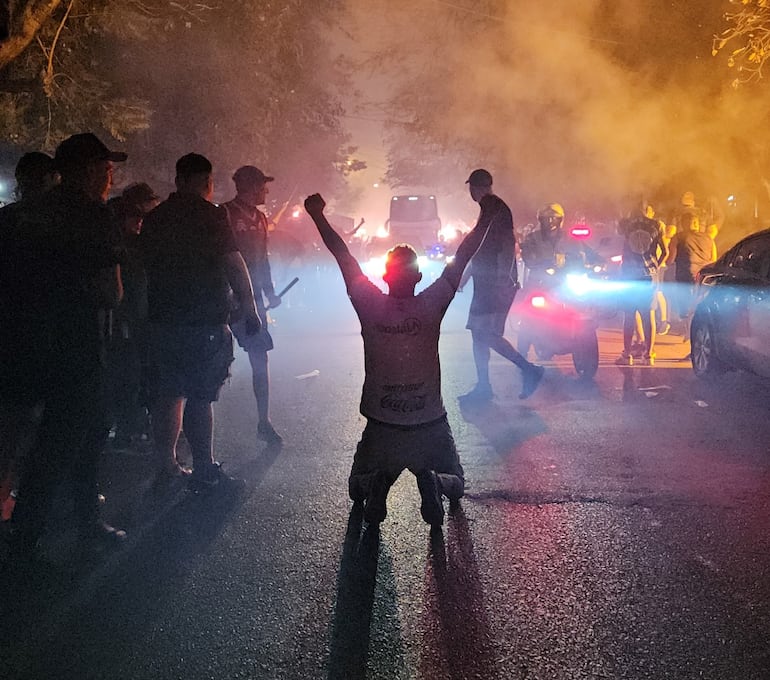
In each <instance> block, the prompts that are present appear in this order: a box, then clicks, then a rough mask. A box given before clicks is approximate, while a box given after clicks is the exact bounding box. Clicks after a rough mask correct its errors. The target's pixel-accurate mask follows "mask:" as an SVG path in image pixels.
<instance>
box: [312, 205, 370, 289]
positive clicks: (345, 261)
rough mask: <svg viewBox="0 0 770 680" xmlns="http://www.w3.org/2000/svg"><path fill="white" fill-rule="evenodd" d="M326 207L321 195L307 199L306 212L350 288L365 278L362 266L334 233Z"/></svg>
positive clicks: (341, 239)
mask: <svg viewBox="0 0 770 680" xmlns="http://www.w3.org/2000/svg"><path fill="white" fill-rule="evenodd" d="M325 207H326V201H324V199H323V198H322V197H321V195H320V194H313V195H312V196H308V197H307V198H306V199H305V210H307V214H308V215H310V217H311V218H312V219H313V222H315V226H316V228H317V229H318V233H319V234H320V235H321V240H322V241H323V242H324V245H325V246H326V247H327V248H328V249H329V252H330V253H331V254H332V255H333V256H334V259H335V260H337V264H338V265H339V268H340V271H341V272H342V278H343V279H344V280H345V285H346V286H348V288H350V284H351V283H352V282H353V281H354V280H355V279H356V278H357V277H359V276H363V275H364V273H363V272H362V271H361V265H359V264H358V261H357V260H356V258H355V257H353V255H352V254H351V253H350V249H349V248H348V245H347V243H345V241H344V240H343V238H342V237H341V236H340V235H339V234H338V233H337V232H336V231H334V228H333V227H332V225H331V224H329V220H327V219H326V216H325V215H324V208H325Z"/></svg>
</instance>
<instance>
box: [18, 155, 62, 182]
mask: <svg viewBox="0 0 770 680" xmlns="http://www.w3.org/2000/svg"><path fill="white" fill-rule="evenodd" d="M54 172H56V166H55V165H54V161H53V158H51V157H50V156H49V155H48V154H45V153H43V152H42V151H30V152H29V153H25V154H24V155H23V156H22V157H21V158H20V159H19V162H18V163H17V164H16V170H15V172H14V176H15V177H16V181H17V182H25V181H30V180H32V181H36V180H41V179H42V178H43V177H45V176H46V175H50V174H53V173H54Z"/></svg>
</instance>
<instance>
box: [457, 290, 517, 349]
mask: <svg viewBox="0 0 770 680" xmlns="http://www.w3.org/2000/svg"><path fill="white" fill-rule="evenodd" d="M473 285H474V289H473V299H472V300H471V307H470V310H469V311H468V322H467V323H466V324H465V327H466V328H467V329H468V330H470V331H473V332H476V333H483V334H485V335H496V336H502V335H504V334H505V321H506V319H507V318H508V312H509V311H510V309H511V305H512V304H513V300H514V298H515V297H516V291H517V290H518V288H517V287H514V286H490V287H488V288H480V287H479V288H476V287H475V286H476V284H475V282H474V284H473Z"/></svg>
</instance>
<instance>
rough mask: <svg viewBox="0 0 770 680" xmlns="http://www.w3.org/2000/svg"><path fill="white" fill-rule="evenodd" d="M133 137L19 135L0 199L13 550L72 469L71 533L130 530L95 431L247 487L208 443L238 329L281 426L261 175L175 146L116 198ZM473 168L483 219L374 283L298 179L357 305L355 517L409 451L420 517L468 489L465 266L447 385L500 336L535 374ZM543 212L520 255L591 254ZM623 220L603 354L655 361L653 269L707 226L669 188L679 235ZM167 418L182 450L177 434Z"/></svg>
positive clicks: (181, 469) (690, 252) (509, 271)
mask: <svg viewBox="0 0 770 680" xmlns="http://www.w3.org/2000/svg"><path fill="white" fill-rule="evenodd" d="M126 159H127V156H126V154H125V153H123V152H120V151H114V150H111V149H109V148H108V147H107V146H105V144H104V143H103V142H102V141H101V140H100V139H99V138H98V137H96V136H95V135H93V134H91V133H81V134H77V135H73V136H71V137H69V138H67V139H65V140H64V141H63V142H62V143H61V144H60V145H59V146H58V147H57V148H56V151H55V154H54V156H53V157H50V156H48V155H46V154H43V153H39V152H32V153H28V154H25V155H24V156H23V157H22V158H21V160H20V161H19V163H18V165H17V168H16V179H17V194H18V200H17V201H16V202H15V203H13V204H11V205H9V206H6V207H4V208H2V209H0V243H1V244H2V247H1V248H0V334H1V335H2V337H0V426H1V427H2V430H1V431H0V446H2V455H1V456H0V464H1V466H0V481H1V482H2V486H1V487H0V491H1V495H0V501H2V503H3V509H4V515H3V519H4V520H6V521H5V523H4V524H5V525H6V526H7V527H8V529H7V530H5V531H4V532H3V533H4V535H5V538H6V539H7V540H8V543H9V544H10V546H11V549H12V550H14V551H18V552H20V553H22V554H33V553H34V551H35V548H36V546H37V544H38V541H39V539H40V537H41V535H42V534H43V532H44V531H45V530H46V523H47V520H48V518H49V515H50V504H51V501H52V498H53V497H54V493H55V491H56V489H57V486H58V485H59V484H60V483H61V482H62V480H63V479H65V478H66V479H68V480H69V483H70V484H71V489H72V492H71V498H72V502H73V516H74V517H75V523H76V529H77V533H78V537H79V539H80V541H81V542H82V544H83V545H84V546H90V545H104V544H108V545H115V544H119V543H121V542H122V541H124V540H125V538H126V533H125V531H122V530H121V529H118V528H115V527H112V526H110V525H108V524H106V523H105V522H104V521H103V520H102V519H101V517H100V499H99V491H98V485H97V479H98V474H97V473H98V464H99V457H100V454H101V453H102V451H103V450H104V448H105V446H106V444H107V441H108V437H109V436H110V434H112V437H113V438H112V446H113V447H114V448H117V449H121V448H144V449H147V450H148V452H149V453H150V455H152V456H153V457H154V459H155V461H156V462H157V478H156V480H155V483H156V485H157V486H158V488H161V489H163V488H167V487H176V486H177V485H179V484H180V482H181V483H183V484H184V485H185V486H186V488H188V489H189V490H190V491H191V492H192V493H195V494H204V493H210V492H220V491H225V492H227V491H232V490H237V489H239V488H241V487H242V485H243V482H242V481H239V480H236V479H233V478H231V477H229V476H228V475H227V474H226V473H225V472H224V471H223V469H222V466H221V465H220V464H219V463H218V462H217V461H216V460H215V458H214V451H213V424H214V408H213V405H214V403H215V402H216V401H217V400H218V398H219V394H220V391H221V389H222V387H223V385H224V384H225V382H226V380H227V378H228V376H229V373H230V366H231V364H232V362H233V361H234V352H233V349H234V346H233V345H234V338H235V341H237V342H238V344H239V345H240V346H241V347H242V348H243V350H244V351H245V352H246V354H247V356H248V358H249V363H250V366H251V369H252V382H253V391H254V396H255V400H256V418H255V424H256V427H255V435H256V437H257V438H258V439H260V440H263V441H264V442H266V443H267V445H268V446H272V447H280V446H281V445H282V441H283V438H282V436H281V435H280V434H279V433H278V432H277V431H276V429H275V428H274V427H273V424H272V422H271V420H270V409H269V403H270V380H269V372H268V352H269V351H270V350H272V349H273V339H272V337H271V335H270V332H269V330H268V316H267V312H268V310H269V309H271V308H275V307H277V306H278V305H280V304H281V297H280V296H279V295H277V294H276V291H275V289H274V287H273V279H272V274H271V269H270V261H269V255H268V254H269V248H268V239H269V227H268V220H267V217H266V215H265V213H264V212H263V211H262V209H261V206H263V205H264V204H265V202H266V197H267V194H268V192H269V184H270V182H272V181H273V180H274V178H273V177H271V176H269V175H266V174H265V173H264V172H262V171H261V170H260V169H259V168H257V167H256V166H253V165H245V166H242V167H240V168H238V169H237V170H236V171H235V172H234V174H233V182H234V185H235V196H234V197H233V199H232V200H230V201H227V202H225V203H223V204H222V205H216V204H215V203H213V202H212V197H213V181H212V174H213V169H212V165H211V162H210V161H209V160H208V159H207V158H206V157H205V156H202V155H200V154H197V153H189V154H186V155H184V156H182V157H181V158H179V160H178V161H177V162H176V167H175V184H176V190H175V191H174V192H173V193H171V194H170V196H169V197H168V198H167V199H166V200H162V199H161V197H160V196H159V195H158V194H156V193H155V191H153V189H152V188H151V187H150V186H149V185H147V184H146V183H142V182H138V183H134V184H131V185H129V186H127V187H126V188H125V189H124V190H123V191H122V192H121V193H120V194H119V195H118V196H114V197H112V198H110V192H111V189H112V174H113V166H114V164H115V163H122V162H124V161H126ZM466 184H467V185H468V189H469V194H470V198H471V199H472V200H473V201H475V202H476V203H478V204H479V207H480V214H479V217H478V220H477V222H476V225H475V226H474V228H473V229H472V230H471V231H470V232H468V233H467V234H466V235H465V237H464V239H463V241H462V243H461V244H460V246H459V247H458V249H457V251H456V254H455V257H454V258H453V260H452V261H451V262H450V263H449V264H447V265H446V267H445V268H444V270H443V273H442V274H441V276H439V277H438V278H437V279H436V280H435V281H434V282H433V283H432V284H431V285H429V286H428V287H427V288H425V289H424V290H422V291H421V292H419V293H416V292H415V287H416V286H417V284H418V283H419V282H420V280H421V278H422V274H421V272H420V271H419V266H418V254H417V253H416V252H415V250H414V249H413V248H412V247H411V246H408V245H406V244H401V245H398V246H396V247H394V248H392V249H391V251H389V253H388V256H387V260H386V271H385V275H384V277H383V280H384V282H385V283H386V285H387V287H388V290H387V293H385V292H382V291H381V290H380V289H379V288H378V287H377V286H376V285H375V284H374V283H373V282H372V281H370V280H369V279H368V278H367V277H366V275H365V274H364V273H363V271H362V270H361V267H360V266H359V263H358V261H357V260H356V259H355V257H354V256H353V255H352V254H351V252H350V250H349V247H348V244H347V243H346V239H345V238H343V236H345V235H344V234H343V235H342V236H341V235H340V234H339V233H338V232H337V231H335V229H334V228H333V227H332V226H331V224H330V223H329V221H328V220H327V218H326V216H325V214H324V208H325V201H324V199H323V198H322V197H321V196H320V195H318V194H314V195H312V196H310V197H308V198H307V199H306V200H305V210H306V212H307V214H308V215H309V216H310V217H311V219H312V221H313V223H314V224H315V227H316V229H317V231H318V234H319V235H320V238H321V240H322V242H323V244H324V245H325V246H326V248H327V249H328V250H329V252H330V253H331V255H332V256H333V257H334V259H335V260H336V262H337V264H338V266H339V269H340V271H341V274H342V277H343V279H344V282H345V286H346V288H347V294H348V297H349V299H350V301H351V302H352V304H353V308H354V309H355V311H356V313H357V315H358V318H359V321H360V323H361V334H362V337H363V347H364V364H365V379H364V384H363V388H362V396H361V402H360V411H361V413H362V415H363V416H364V417H365V418H366V426H365V429H364V431H363V433H362V436H361V440H360V441H359V443H358V446H357V449H356V452H355V455H354V457H353V462H352V468H351V472H350V477H349V489H348V491H349V495H350V497H351V499H352V500H353V501H354V503H361V504H362V505H363V508H364V516H365V518H366V520H367V521H368V522H369V523H370V524H378V523H380V522H382V521H383V520H384V519H385V517H386V515H387V495H388V490H389V489H390V487H391V486H392V485H393V483H394V482H395V481H396V479H397V478H398V476H399V475H400V474H401V473H402V472H403V470H405V469H409V470H410V471H411V472H412V473H413V474H414V475H415V477H416V481H417V487H418V489H419V492H420V496H421V514H422V517H423V519H424V520H425V522H427V523H428V524H429V525H431V527H437V526H440V525H441V523H442V522H443V519H444V508H443V502H442V499H443V498H444V497H446V498H448V499H449V500H450V503H452V502H456V501H457V500H459V498H461V497H462V495H463V490H464V474H463V468H462V465H461V463H460V458H459V456H458V453H457V449H456V447H455V443H454V440H453V437H452V431H451V428H450V426H449V423H448V421H447V414H446V409H445V407H444V403H443V401H442V395H441V381H440V375H441V370H440V364H439V354H438V340H439V332H440V325H441V320H442V318H443V316H444V314H445V313H446V311H447V308H448V306H449V304H450V302H451V301H452V299H453V297H454V295H455V293H456V292H457V290H459V289H461V288H462V286H463V285H464V283H465V282H466V280H469V279H472V280H473V298H472V301H471V304H470V310H469V314H468V321H467V326H466V327H467V328H468V329H469V330H470V332H471V339H472V352H473V359H474V364H475V368H476V378H477V380H476V385H475V386H474V387H473V389H472V390H471V391H470V392H468V393H467V394H465V395H463V396H462V397H461V400H462V401H464V402H466V403H474V404H478V403H485V402H488V401H490V400H491V399H492V398H493V396H494V395H493V392H492V386H491V381H490V374H489V363H490V355H491V352H492V351H493V350H494V351H495V352H496V353H498V354H499V355H501V356H502V357H504V358H505V359H507V360H508V361H510V362H511V363H512V364H514V365H515V366H517V367H518V368H519V369H520V371H521V385H522V387H521V393H520V395H519V396H520V398H522V399H526V398H528V397H529V396H530V395H532V393H533V392H534V391H535V390H536V389H537V387H538V385H539V384H540V382H541V380H542V378H543V375H544V369H543V367H542V366H539V365H536V364H534V363H531V362H530V361H529V360H528V358H527V349H528V348H521V347H520V348H519V350H520V351H517V349H516V348H514V346H513V345H512V344H511V343H510V342H509V341H508V340H507V339H506V338H505V337H504V330H505V323H506V318H507V316H508V314H509V311H510V309H511V306H512V304H513V302H514V299H515V296H516V292H517V290H518V289H519V287H520V284H519V272H518V271H517V257H516V252H517V243H516V238H515V233H514V229H513V218H512V215H511V210H510V208H509V207H508V206H507V205H506V203H505V202H504V201H503V200H502V199H501V198H500V197H499V196H497V195H496V194H495V193H494V191H493V188H492V187H493V180H492V175H491V174H490V173H489V172H488V171H487V170H484V169H477V170H474V171H473V172H472V173H471V174H470V176H469V177H468V179H467V181H466ZM685 207H687V206H685ZM538 221H539V224H540V230H539V231H537V232H535V233H533V234H531V235H530V237H529V238H528V239H527V240H526V241H525V242H524V243H522V244H521V253H522V255H523V258H524V261H525V263H526V264H527V266H528V267H535V266H536V265H539V264H542V263H543V262H550V263H552V264H553V263H555V264H556V265H557V266H568V265H569V263H570V262H572V261H573V260H574V259H575V258H582V259H583V260H584V261H585V260H586V258H588V259H590V258H591V257H593V254H591V253H589V252H588V250H586V249H583V250H581V251H580V252H576V251H574V247H572V246H574V244H571V242H570V241H569V240H568V239H565V238H563V222H564V211H563V209H562V208H561V206H560V205H559V204H550V205H549V206H547V208H545V209H544V210H542V211H541V212H540V213H539V214H538ZM620 231H621V232H622V233H623V235H624V243H625V247H624V253H623V268H622V272H623V277H625V278H626V279H629V280H633V281H635V282H636V283H637V284H638V286H637V287H636V288H635V289H634V290H635V293H634V295H633V296H629V297H628V298H627V299H626V303H625V305H624V311H625V321H624V326H623V339H624V350H623V353H622V355H621V357H620V358H619V360H618V363H621V364H624V365H629V364H631V363H632V362H633V338H634V334H635V333H636V335H637V338H638V340H639V342H640V343H642V345H643V354H642V357H641V359H642V361H643V362H644V363H648V364H651V363H653V362H654V357H655V354H654V341H655V335H656V309H661V310H665V309H666V306H665V305H664V304H661V303H665V297H663V296H662V293H661V290H660V285H659V284H660V280H661V271H662V270H663V268H664V266H665V265H666V264H668V265H669V266H670V268H671V269H672V270H673V271H674V273H675V279H676V280H677V281H681V282H686V283H687V284H688V285H691V284H692V283H693V281H694V275H695V273H697V271H698V269H699V268H700V266H702V264H703V263H705V262H707V261H712V260H713V259H714V257H715V253H714V250H713V240H712V239H710V238H709V236H708V235H707V234H705V233H703V232H702V231H701V230H700V224H699V219H698V215H697V213H696V211H695V210H689V211H687V210H683V213H682V215H681V216H680V218H679V221H678V222H677V223H676V234H675V235H673V236H672V232H671V231H670V230H668V229H667V228H666V227H665V225H662V223H660V222H658V221H657V220H656V219H655V218H654V213H653V212H652V210H651V208H647V209H646V212H645V213H644V214H641V213H640V214H639V215H634V216H632V217H630V218H628V219H627V220H624V221H621V223H620ZM567 246H571V247H572V249H570V248H569V247H567ZM677 309H678V311H679V316H680V318H681V319H686V317H687V315H688V314H689V311H690V309H691V301H690V300H689V299H686V298H685V297H684V296H683V297H682V299H680V300H677ZM662 314H663V317H664V318H663V320H662V321H663V323H664V324H667V323H668V319H667V313H666V312H665V311H662ZM661 331H662V332H665V330H664V329H661ZM182 432H184V435H185V438H186V440H187V442H188V443H189V447H190V452H191V457H192V465H191V466H190V465H188V464H187V462H186V461H184V460H182V458H181V457H180V455H179V453H178V445H179V441H180V437H181V434H182Z"/></svg>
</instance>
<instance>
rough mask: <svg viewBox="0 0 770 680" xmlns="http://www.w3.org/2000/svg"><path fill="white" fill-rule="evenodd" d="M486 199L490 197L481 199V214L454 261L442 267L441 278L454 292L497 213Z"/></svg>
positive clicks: (458, 249) (459, 247) (492, 203)
mask: <svg viewBox="0 0 770 680" xmlns="http://www.w3.org/2000/svg"><path fill="white" fill-rule="evenodd" d="M488 198H490V199H491V197H487V196H485V197H484V198H482V199H481V204H480V205H481V214H480V215H479V220H478V222H476V226H475V227H473V229H471V231H470V232H468V234H467V235H466V236H465V238H464V239H463V240H462V242H461V243H460V245H459V246H458V247H457V252H456V253H455V259H454V260H453V261H452V262H450V263H449V264H448V265H447V266H446V267H444V272H443V274H442V276H443V277H444V278H445V279H446V280H447V281H448V282H449V283H450V284H451V286H452V288H454V289H455V290H457V288H459V287H460V280H461V278H462V275H463V272H464V271H465V268H466V267H467V266H468V262H470V260H471V258H472V257H473V256H474V255H475V254H476V251H477V250H478V249H479V246H481V244H482V243H483V241H484V237H485V236H486V235H487V231H489V225H490V224H492V221H493V220H494V218H495V217H496V216H497V212H496V211H495V212H493V208H492V206H493V205H494V201H493V200H487V199H488Z"/></svg>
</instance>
